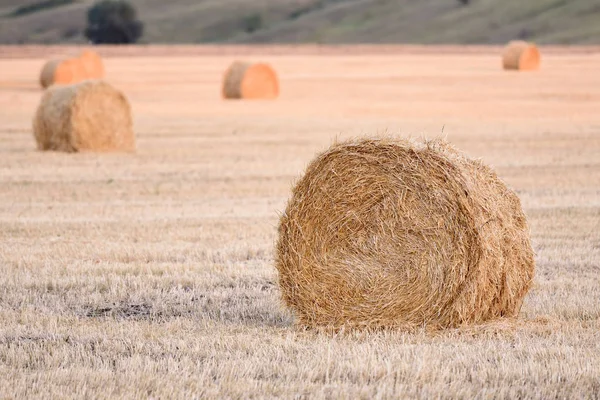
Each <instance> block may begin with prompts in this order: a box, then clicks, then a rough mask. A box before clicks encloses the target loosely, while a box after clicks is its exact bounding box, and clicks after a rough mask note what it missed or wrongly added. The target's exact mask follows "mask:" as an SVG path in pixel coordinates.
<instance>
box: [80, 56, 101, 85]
mask: <svg viewBox="0 0 600 400" xmlns="http://www.w3.org/2000/svg"><path fill="white" fill-rule="evenodd" d="M79 58H80V60H81V64H82V65H83V70H84V72H85V77H86V79H102V78H104V63H103V62H102V58H101V57H100V55H99V54H98V53H96V52H95V51H93V50H90V49H86V50H83V51H82V52H81V55H80V56H79Z"/></svg>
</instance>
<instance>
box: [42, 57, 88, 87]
mask: <svg viewBox="0 0 600 400" xmlns="http://www.w3.org/2000/svg"><path fill="white" fill-rule="evenodd" d="M84 79H85V70H84V68H83V65H82V63H81V60H79V59H78V58H69V59H65V60H50V61H48V62H47V63H46V64H44V66H43V67H42V71H41V73H40V85H41V86H42V88H44V89H46V88H47V87H49V86H51V85H54V84H62V85H69V84H72V83H77V82H81V81H82V80H84Z"/></svg>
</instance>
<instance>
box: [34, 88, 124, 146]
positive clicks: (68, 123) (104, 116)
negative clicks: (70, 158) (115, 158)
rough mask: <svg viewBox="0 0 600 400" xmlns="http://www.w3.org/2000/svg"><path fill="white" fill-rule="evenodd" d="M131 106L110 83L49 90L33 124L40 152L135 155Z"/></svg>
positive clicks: (43, 97) (43, 98)
mask: <svg viewBox="0 0 600 400" xmlns="http://www.w3.org/2000/svg"><path fill="white" fill-rule="evenodd" d="M132 125H133V124H132V117H131V110H130V106H129V102H128V101H127V99H126V98H125V96H124V95H123V94H122V93H121V92H120V91H118V90H116V89H114V88H113V87H112V86H110V85H109V84H108V83H105V82H102V81H92V80H89V81H85V82H81V83H78V84H75V85H67V86H62V85H56V86H53V87H51V88H50V89H48V90H47V91H46V92H45V93H44V95H43V96H42V100H41V102H40V105H39V107H38V109H37V112H36V114H35V117H34V120H33V132H34V135H35V139H36V142H37V147H38V149H40V150H57V151H66V152H75V151H133V150H134V149H135V136H134V133H133V128H132Z"/></svg>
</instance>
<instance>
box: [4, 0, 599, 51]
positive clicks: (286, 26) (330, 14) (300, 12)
mask: <svg viewBox="0 0 600 400" xmlns="http://www.w3.org/2000/svg"><path fill="white" fill-rule="evenodd" d="M130 1H131V3H133V4H134V5H135V6H136V7H137V9H138V12H139V16H140V19H141V20H142V21H143V22H144V23H145V35H144V38H143V41H144V42H147V43H206V42H208V43H221V42H230V43H233V42H237V43H275V42H282V43H296V42H318V43H469V44H470V43H491V44H494V43H504V42H506V41H507V40H509V39H513V38H524V39H531V40H536V41H538V42H540V43H557V44H598V43H600V3H599V2H598V0H527V1H523V0H503V1H497V0H470V1H468V4H466V5H465V4H463V3H462V2H461V1H458V0H256V1H252V2H250V1H246V0H200V1H195V0H174V1H171V2H166V1H163V0H130ZM92 3H93V1H90V0H25V1H19V0H0V43H4V44H6V43H61V42H67V43H77V42H83V41H84V40H85V39H84V37H83V35H82V31H83V29H84V27H85V14H86V10H87V8H88V7H89V6H90V5H91V4H92Z"/></svg>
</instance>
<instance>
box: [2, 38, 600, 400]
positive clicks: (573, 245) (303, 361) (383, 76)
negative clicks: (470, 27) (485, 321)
mask: <svg viewBox="0 0 600 400" xmlns="http://www.w3.org/2000/svg"><path fill="white" fill-rule="evenodd" d="M186 50H188V48H181V49H179V51H178V50H177V48H171V50H169V49H163V50H161V51H156V49H155V50H153V49H152V48H134V49H133V50H131V49H128V50H127V51H125V50H123V51H121V50H114V49H113V50H110V49H107V50H105V51H104V54H105V55H106V56H107V57H106V59H105V65H106V68H107V72H108V73H107V80H108V81H109V82H111V83H112V84H114V85H115V86H117V87H118V88H120V89H121V90H123V91H124V92H125V93H126V94H127V96H128V97H129V100H130V102H131V104H132V108H133V111H134V114H135V130H136V133H137V138H138V151H137V152H136V153H135V154H102V155H97V154H60V153H42V152H38V151H36V150H35V143H34V140H33V135H32V132H31V118H32V115H33V113H34V111H35V108H36V106H37V103H38V101H39V97H40V94H41V90H40V89H39V88H38V85H37V76H38V73H39V70H40V68H41V65H42V64H43V61H44V58H45V57H46V56H48V54H47V53H48V51H47V50H46V52H45V53H43V51H44V50H43V49H40V51H39V52H38V51H37V50H35V49H30V48H29V49H26V48H23V49H20V48H10V49H8V48H4V49H2V50H0V398H32V397H36V398H56V397H64V398H86V397H88V398H89V397H93V398H119V397H127V398H129V397H136V398H148V397H150V398H192V397H198V398H216V397H219V398H264V397H283V398H291V397H295V398H390V397H391V398H398V397H400V398H404V397H409V398H410V397H423V398H509V397H510V398H516V397H518V398H545V399H549V398H598V397H599V396H600V73H599V71H600V51H597V50H589V51H577V49H571V50H569V49H552V51H548V52H547V53H546V55H545V57H544V59H543V68H542V70H541V71H539V72H534V73H507V72H504V71H502V70H501V69H500V58H499V49H497V48H479V49H464V50H461V49H460V48H451V49H448V48H445V49H444V48H437V49H436V48H427V49H418V48H405V49H403V48H377V47H374V48H371V49H369V50H368V51H365V48H364V47H363V48H361V49H360V51H355V50H353V49H352V48H348V49H345V50H344V51H340V50H339V49H338V50H335V49H331V51H315V49H309V50H306V51H303V50H302V49H301V48H300V49H299V48H289V49H285V48H280V49H277V50H276V51H275V50H273V49H268V48H258V49H252V48H244V49H242V48H238V49H235V48H234V49H233V50H232V49H231V48H229V49H223V51H222V52H219V51H218V49H212V50H211V51H206V52H204V53H203V52H202V51H201V50H199V51H198V52H197V53H198V54H193V55H188V56H186V54H185V53H186ZM52 51H53V52H57V53H60V52H61V51H63V52H64V51H68V50H66V49H65V50H61V49H58V48H54V49H53V50H52ZM542 51H543V49H542ZM236 53H243V54H245V55H244V58H248V59H252V60H265V61H268V62H270V63H272V65H273V66H274V67H275V68H276V69H277V71H278V72H279V74H280V79H281V86H282V95H281V98H280V99H278V100H276V101H255V102H236V101H224V100H222V99H221V98H220V83H221V77H222V73H223V72H224V71H225V69H226V68H227V66H228V65H229V64H230V62H231V61H232V60H234V59H235V58H237V57H236ZM2 54H4V55H6V56H5V57H1V55H2ZM42 54H43V55H42ZM363 135H369V136H378V135H379V136H381V135H387V136H400V137H416V138H419V137H425V138H434V137H438V136H443V137H446V138H447V139H448V140H449V141H450V142H452V143H453V144H454V145H456V146H457V147H459V148H460V149H462V150H463V151H465V152H466V153H467V154H469V155H470V156H472V157H475V158H481V159H483V160H484V161H485V162H486V163H488V164H491V165H492V166H493V167H495V169H496V170H497V172H498V174H499V176H500V177H501V178H503V179H504V180H505V181H506V182H507V183H508V184H509V185H510V186H511V187H512V188H514V189H515V190H516V191H517V192H518V193H519V195H520V197H521V201H522V204H523V207H524V210H525V212H526V214H527V216H528V218H529V223H530V227H531V235H532V241H533V245H534V249H535V251H536V262H537V272H536V277H535V284H534V287H533V289H532V290H531V292H530V293H529V295H528V296H527V298H526V299H525V303H524V306H523V308H522V312H521V315H520V320H519V321H504V322H500V323H493V324H489V325H486V326H483V327H474V328H465V329H459V330H453V331H447V332H438V333H431V332H426V331H423V332H411V333H405V332H372V333H366V332H354V333H352V332H350V333H341V334H337V335H333V334H327V333H316V332H311V331H303V330H301V329H299V328H297V327H296V326H294V319H293V316H292V315H290V314H289V313H288V312H287V311H286V310H285V309H284V308H283V307H282V306H281V304H280V300H279V297H280V296H279V290H278V288H277V274H276V271H275V268H274V265H273V245H274V242H275V240H276V234H277V223H278V216H279V214H280V213H281V212H282V211H283V209H284V207H285V203H286V201H287V198H288V196H289V194H290V188H291V185H292V184H293V182H294V181H295V180H296V179H298V178H299V176H300V175H301V173H302V171H303V169H304V167H305V166H306V165H307V163H308V162H309V161H310V160H311V159H312V158H313V157H314V155H315V154H316V153H318V152H320V151H323V150H324V149H325V148H326V147H327V146H329V145H330V144H331V143H333V142H334V141H335V140H341V139H344V138H350V137H357V136H363Z"/></svg>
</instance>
